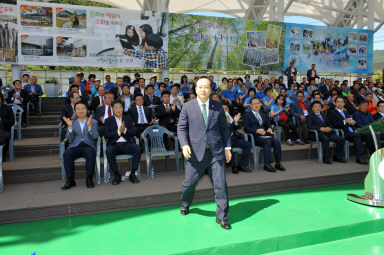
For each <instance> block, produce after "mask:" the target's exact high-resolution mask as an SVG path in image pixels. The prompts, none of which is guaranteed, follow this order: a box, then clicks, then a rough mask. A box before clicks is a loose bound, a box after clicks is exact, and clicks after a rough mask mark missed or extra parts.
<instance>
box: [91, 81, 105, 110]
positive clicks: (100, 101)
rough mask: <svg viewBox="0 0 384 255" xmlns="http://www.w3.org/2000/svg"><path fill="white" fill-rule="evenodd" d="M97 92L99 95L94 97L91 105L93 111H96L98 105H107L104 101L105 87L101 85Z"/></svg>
mask: <svg viewBox="0 0 384 255" xmlns="http://www.w3.org/2000/svg"><path fill="white" fill-rule="evenodd" d="M97 93H98V94H99V95H98V96H96V97H93V98H92V101H91V106H90V109H91V111H96V109H97V107H99V106H105V103H104V97H105V88H104V87H103V86H99V87H98V89H97Z"/></svg>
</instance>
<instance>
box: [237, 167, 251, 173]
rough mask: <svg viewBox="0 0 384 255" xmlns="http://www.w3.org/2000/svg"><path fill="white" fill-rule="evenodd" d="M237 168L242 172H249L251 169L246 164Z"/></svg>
mask: <svg viewBox="0 0 384 255" xmlns="http://www.w3.org/2000/svg"><path fill="white" fill-rule="evenodd" d="M239 169H240V170H241V171H243V172H251V170H250V169H249V168H248V166H239Z"/></svg>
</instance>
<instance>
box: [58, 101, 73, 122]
mask: <svg viewBox="0 0 384 255" xmlns="http://www.w3.org/2000/svg"><path fill="white" fill-rule="evenodd" d="M72 116H73V109H72V105H71V104H65V105H64V106H63V109H61V120H62V121H63V117H66V118H69V119H70V118H71V117H72ZM63 123H65V122H64V121H63Z"/></svg>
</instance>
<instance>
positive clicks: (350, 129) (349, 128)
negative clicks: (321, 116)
mask: <svg viewBox="0 0 384 255" xmlns="http://www.w3.org/2000/svg"><path fill="white" fill-rule="evenodd" d="M339 112H340V114H341V116H343V119H345V114H344V111H339ZM348 130H349V132H351V133H353V128H352V127H351V126H349V125H348Z"/></svg>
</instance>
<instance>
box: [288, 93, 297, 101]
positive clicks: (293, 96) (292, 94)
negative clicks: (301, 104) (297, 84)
mask: <svg viewBox="0 0 384 255" xmlns="http://www.w3.org/2000/svg"><path fill="white" fill-rule="evenodd" d="M296 93H297V92H296V90H295V91H294V92H293V93H292V90H288V91H287V97H290V98H291V100H292V102H296Z"/></svg>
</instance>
